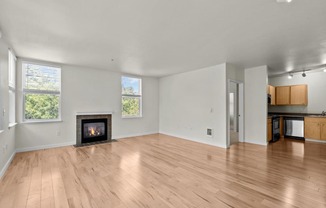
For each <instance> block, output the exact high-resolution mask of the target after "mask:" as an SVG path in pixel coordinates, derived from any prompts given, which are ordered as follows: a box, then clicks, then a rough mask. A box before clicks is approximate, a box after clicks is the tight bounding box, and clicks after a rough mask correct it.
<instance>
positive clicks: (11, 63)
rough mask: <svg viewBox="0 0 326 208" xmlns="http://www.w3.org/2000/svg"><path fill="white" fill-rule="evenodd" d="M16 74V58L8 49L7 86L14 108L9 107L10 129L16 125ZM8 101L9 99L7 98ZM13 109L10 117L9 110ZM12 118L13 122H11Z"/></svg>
mask: <svg viewBox="0 0 326 208" xmlns="http://www.w3.org/2000/svg"><path fill="white" fill-rule="evenodd" d="M16 73H17V57H16V56H15V53H14V52H13V51H12V50H11V49H8V86H9V94H10V93H11V92H12V93H13V94H14V98H15V99H14V106H9V124H8V127H9V128H12V127H14V126H15V125H17V123H16V113H17V112H16V104H17V101H16V93H17V91H16V83H17V81H16ZM9 99H10V98H9ZM12 107H14V111H13V112H14V113H13V114H14V115H11V108H12ZM12 116H13V121H11V119H12Z"/></svg>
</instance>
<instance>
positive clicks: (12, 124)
mask: <svg viewBox="0 0 326 208" xmlns="http://www.w3.org/2000/svg"><path fill="white" fill-rule="evenodd" d="M17 124H18V123H9V125H8V128H9V129H10V128H12V127H14V126H16V125H17Z"/></svg>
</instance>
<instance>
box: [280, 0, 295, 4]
mask: <svg viewBox="0 0 326 208" xmlns="http://www.w3.org/2000/svg"><path fill="white" fill-rule="evenodd" d="M276 2H277V3H291V2H292V0H276Z"/></svg>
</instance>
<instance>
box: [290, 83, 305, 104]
mask: <svg viewBox="0 0 326 208" xmlns="http://www.w3.org/2000/svg"><path fill="white" fill-rule="evenodd" d="M290 104H291V105H308V87H307V85H295V86H291V87H290Z"/></svg>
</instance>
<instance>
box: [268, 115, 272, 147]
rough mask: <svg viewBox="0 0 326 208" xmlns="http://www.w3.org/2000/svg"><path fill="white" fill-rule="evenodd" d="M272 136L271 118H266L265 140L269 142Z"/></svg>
mask: <svg viewBox="0 0 326 208" xmlns="http://www.w3.org/2000/svg"><path fill="white" fill-rule="evenodd" d="M272 138H273V133H272V119H271V118H269V119H267V142H270V141H271V140H272Z"/></svg>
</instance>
